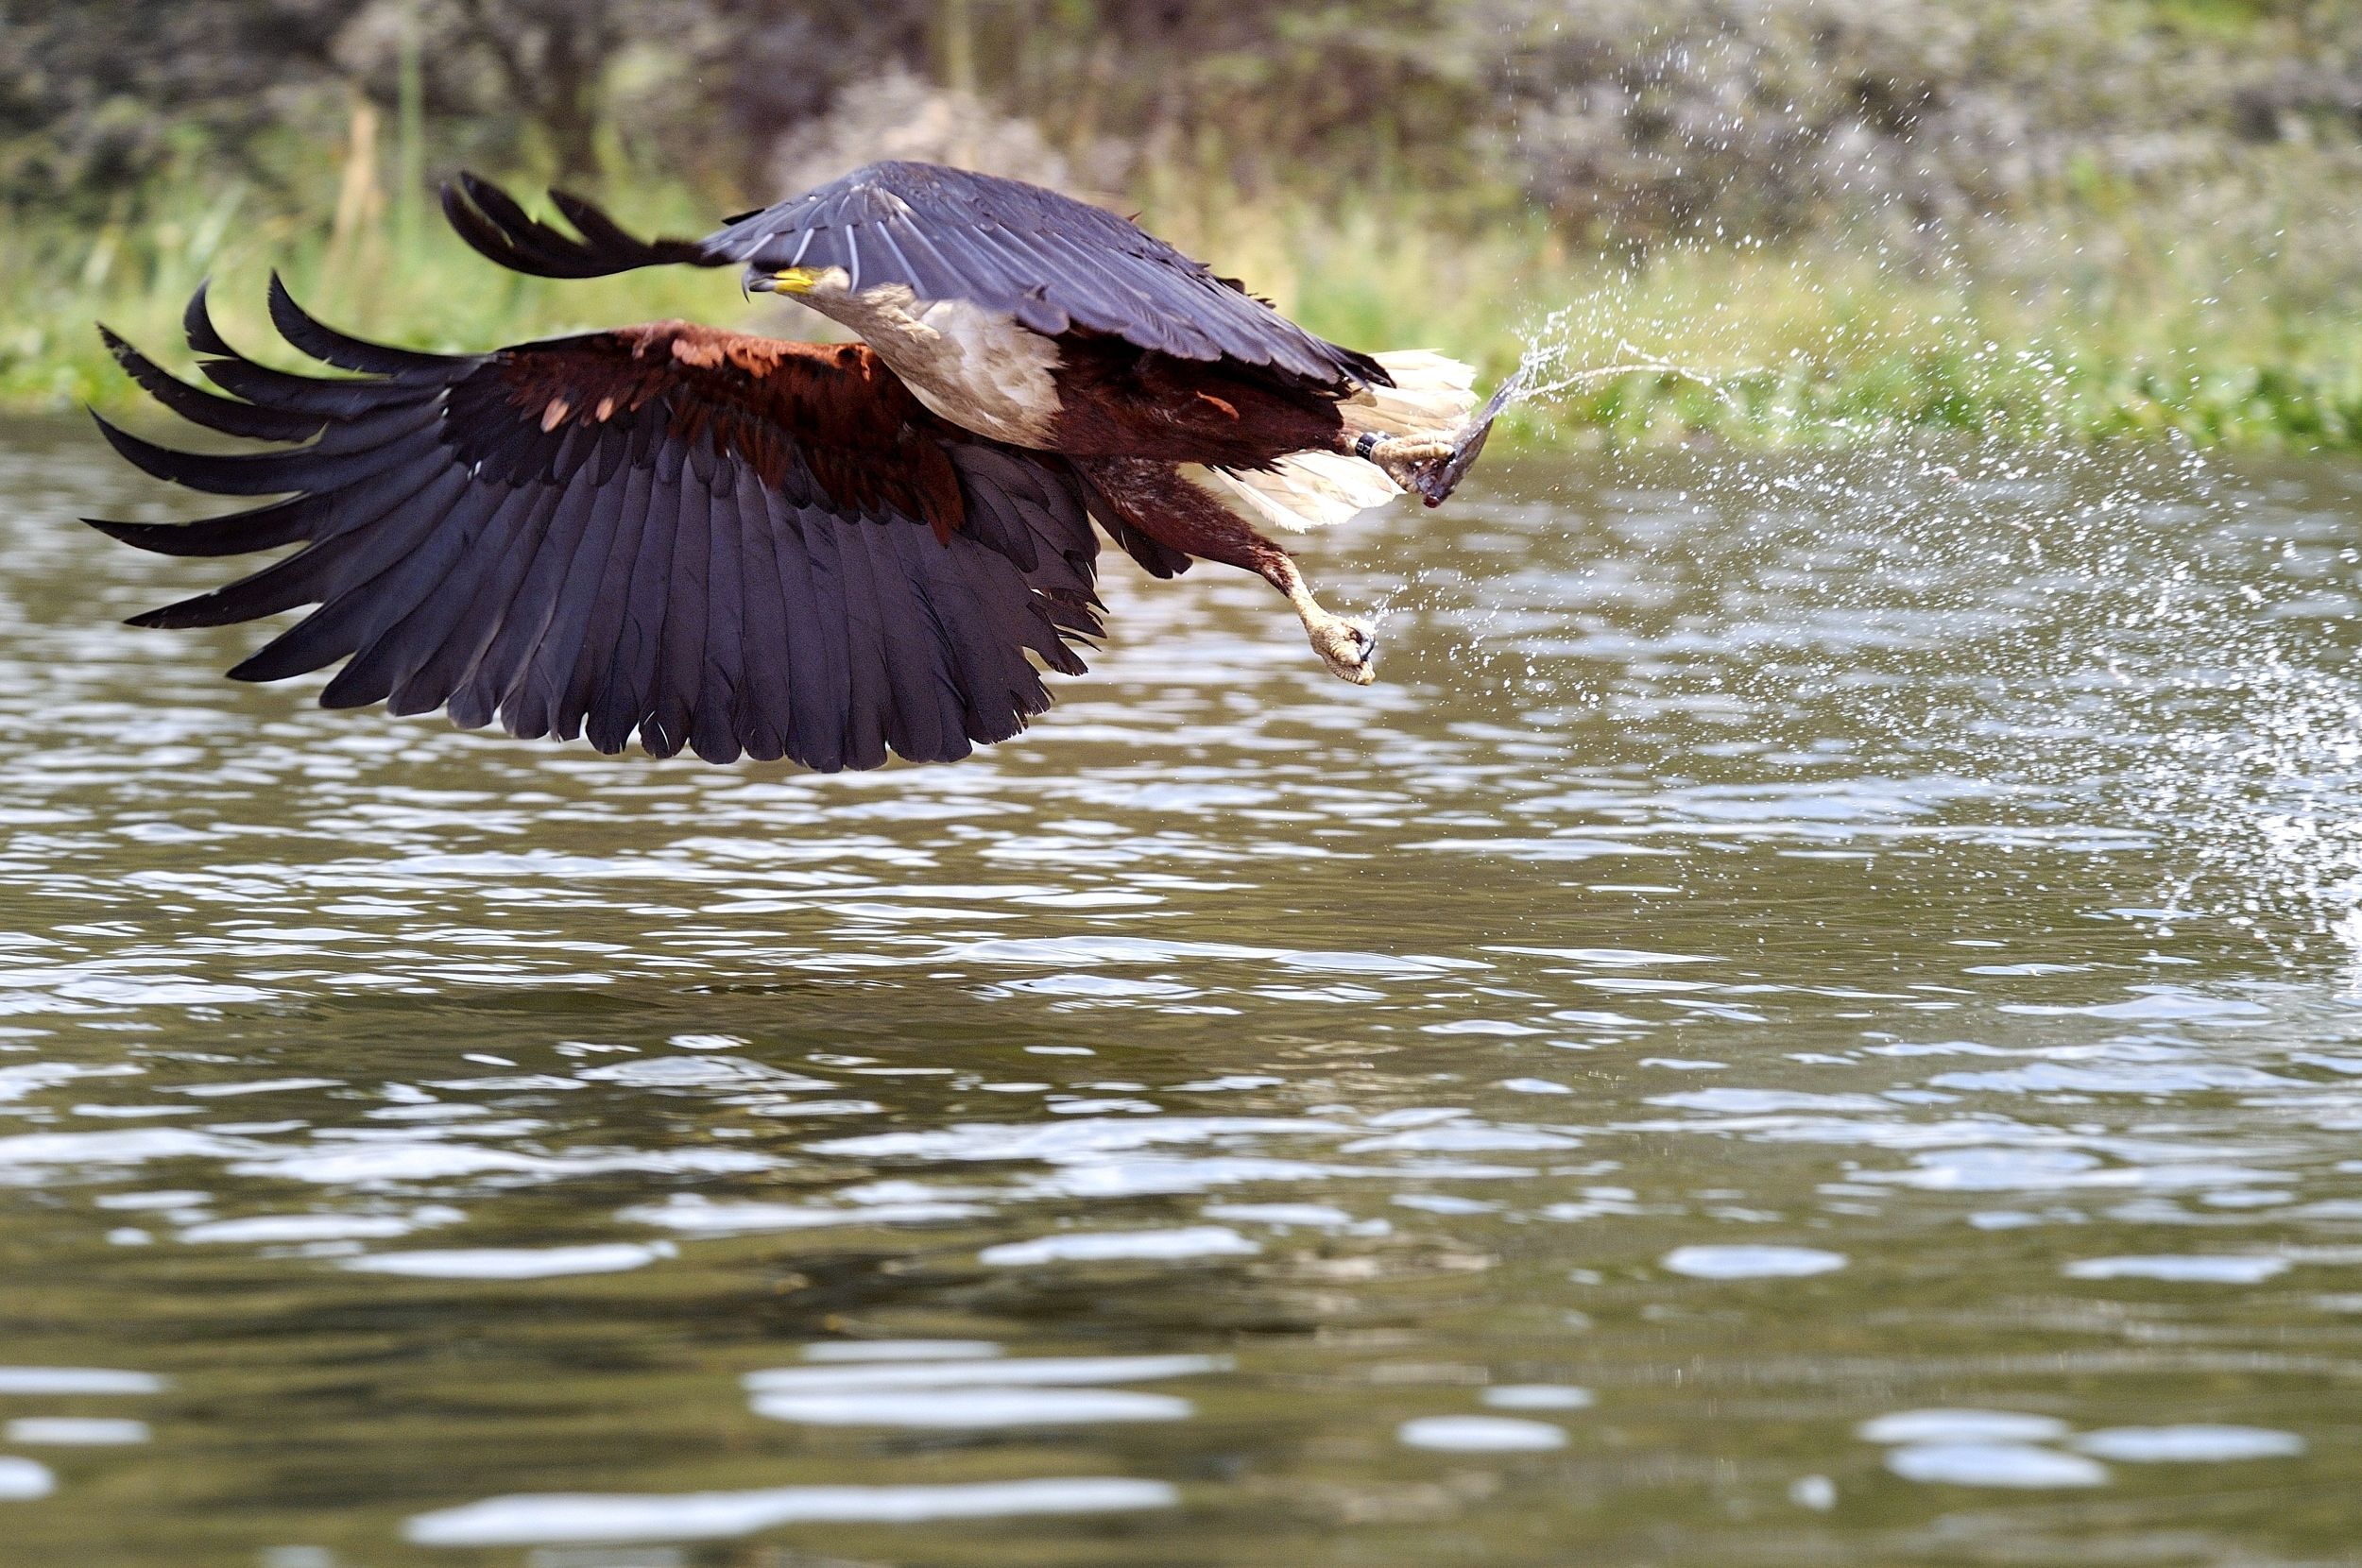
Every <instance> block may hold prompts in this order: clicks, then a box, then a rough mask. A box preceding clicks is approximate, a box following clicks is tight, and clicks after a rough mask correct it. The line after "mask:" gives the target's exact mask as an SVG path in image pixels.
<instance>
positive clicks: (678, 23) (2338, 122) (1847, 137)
mask: <svg viewBox="0 0 2362 1568" xmlns="http://www.w3.org/2000/svg"><path fill="white" fill-rule="evenodd" d="M879 156H907V157H933V158H941V159H945V160H947V161H951V162H965V163H968V164H971V165H973V166H980V167H986V168H993V169H996V170H999V171H1000V172H1004V173H1010V174H1015V175H1018V176H1021V177H1023V178H1028V179H1039V180H1043V181H1045V182H1049V183H1054V184H1059V185H1062V186H1064V187H1066V188H1068V189H1070V190H1073V191H1076V192H1078V193H1079V194H1083V195H1086V196H1092V197H1095V198H1097V199H1102V200H1104V201H1107V202H1108V203H1110V204H1112V205H1116V206H1119V207H1121V208H1122V209H1123V210H1125V211H1130V212H1138V213H1140V214H1141V215H1142V217H1143V221H1145V222H1147V223H1148V224H1149V225H1150V226H1151V227H1153V228H1155V229H1157V230H1160V231H1162V232H1165V233H1166V234H1168V235H1169V236H1171V237H1172V238H1173V239H1175V240H1176V241H1177V242H1179V243H1181V244H1183V245H1184V246H1186V247H1189V248H1191V249H1193V250H1195V251H1196V252H1198V253H1200V254H1202V255H1204V256H1206V257H1207V259H1208V260H1211V261H1213V262H1215V263H1217V264H1219V265H1220V266H1221V267H1222V268H1224V270H1226V271H1235V272H1237V273H1239V274H1240V275H1241V276H1243V277H1245V278H1247V279H1248V280H1249V281H1251V282H1252V283H1254V285H1255V286H1257V287H1258V289H1260V290H1261V291H1263V292H1266V293H1269V294H1271V295H1272V296H1274V297H1275V298H1277V299H1278V300H1279V301H1280V303H1281V304H1282V306H1283V307H1284V308H1287V309H1289V310H1290V311H1291V312H1292V314H1295V315H1298V316H1300V317H1301V318H1302V319H1304V320H1305V321H1306V322H1307V323H1308V324H1309V325H1310V326H1312V327H1313V328H1314V329H1315V330H1317V331H1321V332H1326V333H1328V334H1329V335H1332V336H1336V337H1339V338H1342V339H1344V340H1346V341H1350V342H1354V343H1358V344H1363V345H1368V346H1372V347H1393V346H1412V345H1419V346H1430V347H1435V348H1439V349H1446V350H1447V351H1451V352H1455V353H1458V354H1461V355H1463V356H1464V357H1468V358H1471V359H1474V360H1477V361H1479V362H1480V363H1481V364H1482V365H1483V366H1485V367H1486V369H1487V370H1488V371H1490V372H1492V373H1495V374H1498V373H1505V372H1506V370H1507V369H1508V368H1509V367H1510V366H1513V365H1514V364H1515V363H1516V361H1517V359H1518V358H1519V356H1520V354H1521V352H1524V351H1526V350H1527V349H1529V348H1530V347H1532V346H1533V345H1534V344H1535V343H1537V342H1538V343H1539V344H1540V345H1541V347H1542V349H1544V351H1545V352H1544V357H1545V359H1546V360H1547V362H1548V363H1547V367H1548V368H1549V369H1551V370H1552V371H1554V372H1557V373H1558V374H1559V375H1560V376H1561V377H1562V378H1564V377H1565V376H1566V375H1568V374H1570V373H1572V372H1578V371H1587V370H1591V369H1597V368H1599V367H1603V366H1617V365H1633V364H1645V365H1647V366H1680V367H1681V369H1680V370H1679V371H1675V370H1672V369H1669V368H1657V367H1652V368H1644V369H1639V370H1633V371H1627V372H1624V373H1620V374H1614V375H1585V376H1582V377H1580V378H1578V379H1576V380H1574V381H1573V383H1572V384H1570V385H1569V386H1568V387H1567V388H1566V393H1565V395H1564V396H1562V397H1561V398H1560V399H1558V400H1556V401H1551V402H1549V403H1546V404H1537V405H1533V406H1532V407H1530V408H1528V409H1527V410H1524V411H1522V413H1521V416H1520V424H1519V430H1520V432H1521V434H1522V435H1523V436H1524V437H1525V438H1527V439H1530V440H1557V439H1567V438H1580V437H1585V436H1592V435H1605V436H1612V437H1617V438H1636V437H1642V436H1651V437H1654V436H1678V435H1689V434H1694V433H1698V432H1711V433H1715V434H1719V435H1727V436H1731V437H1733V438H1743V439H1748V440H1806V439H1823V438H1831V437H1836V436H1841V435H1844V434H1846V433H1849V432H1853V431H1857V430H1861V429H1864V428H1869V427H1874V426H1877V425H1880V424H1887V423H1893V422H1905V423H1913V424H1929V423H1932V424H1940V425H1949V426H1957V427H1960V428H1962V429H1969V430H1978V431H2001V432H2007V433H2024V434H2027V435H2057V434H2065V435H2112V434H2120V433H2143V432H2151V433H2153V432H2163V431H2165V430H2179V431H2182V432H2184V433H2186V434H2188V435H2191V436H2193V437H2196V438H2199V439H2202V440H2208V441H2237V442H2245V443H2285V444H2294V445H2303V446H2339V447H2354V446H2362V247H2357V246H2356V245H2355V244H2354V243H2353V235H2354V234H2355V233H2356V232H2358V231H2362V230H2357V227H2356V226H2357V223H2358V222H2362V7H2356V6H2354V5H2353V4H2351V0H1557V3H1555V4H1552V3H1546V0H1278V3H1274V4H1266V5H1259V6H1240V5H1237V4H1235V3H1232V0H1220V3H1217V0H864V3H860V4H854V3H851V0H369V3H366V4H362V5H357V6H356V5H354V4H351V0H177V3H176V4H175V5H174V6H172V7H168V8H158V7H156V6H154V5H153V4H152V3H150V0H81V3H80V4H77V6H75V7H72V8H61V7H56V6H52V5H41V6H26V5H22V4H18V3H14V0H0V207H4V208H5V210H6V217H7V219H8V222H7V224H6V227H5V230H0V266H5V267H6V268H7V270H8V275H9V277H10V278H11V279H12V280H14V281H15V285H16V286H15V287H14V289H12V290H11V303H10V308H9V311H8V312H7V313H6V315H4V316H0V403H6V404H9V405H12V406H18V407H35V406H53V405H61V404H66V403H70V402H73V401H82V400H94V401H101V402H111V401H118V400H121V399H124V398H126V397H127V396H128V388H127V387H126V385H125V384H124V383H123V382H122V380H121V378H120V377H119V376H117V375H116V374H115V373H114V372H113V370H112V368H111V366H110V365H109V364H108V362H107V361H106V359H105V356H104V355H103V353H101V352H100V351H99V349H98V346H97V343H96V340H95V338H94V334H93V333H92V332H91V331H90V323H91V322H92V320H93V319H94V318H99V317H103V318H105V319H107V320H108V321H109V322H110V323H111V324H112V325H114V326H115V327H117V328H118V329H119V330H122V331H124V332H128V333H129V334H130V335H132V336H133V337H134V338H135V339H136V340H139V341H143V342H145V343H146V344H148V345H150V346H151V347H165V346H168V345H169V342H170V339H171V337H172V336H173V334H174V332H175V326H174V323H175V320H176V318H177V316H178V314H179V310H180V304H181V302H182V301H183V300H184V299H185V298H186V296H187V294H188V292H189V290H190V289H191V288H192V287H194V285H195V284H196V282H197V280H198V279H199V278H200V277H202V276H205V275H207V274H209V273H210V274H214V275H216V276H217V277H218V278H219V280H220V281H219V285H218V287H217V290H216V296H217V301H218V306H219V309H220V311H221V314H222V315H223V316H224V318H225V320H226V321H227V322H228V323H229V324H230V325H231V329H232V331H233V333H234V332H237V330H238V328H239V327H240V326H241V325H244V326H246V327H247V328H248V331H247V332H246V333H245V336H246V339H247V340H248V341H249V342H259V341H260V336H261V334H260V332H259V328H257V327H256V326H255V317H256V315H257V314H258V312H257V310H256V308H255V307H256V306H257V305H258V303H259V297H260V292H261V278H262V275H263V271H264V269H265V268H266V267H268V266H273V265H276V266H279V267H281V268H282V269H283V270H284V271H285V272H286V273H287V275H288V278H289V280H290V281H291V283H293V284H294V286H295V287H296V288H297V290H298V293H299V295H300V297H302V298H304V299H305V300H306V302H307V303H309V304H312V305H313V306H314V307H316V308H317V309H319V310H322V311H324V312H327V313H329V314H330V315H333V316H334V317H335V318H336V319H338V320H339V321H341V322H345V323H349V324H351V325H352V326H354V327H355V328H357V329H359V330H363V331H366V332H374V333H376V334H379V335H382V336H385V337H387V338H390V339H394V340H399V341H404V342H413V343H419V344H424V345H433V346H438V347H485V346H489V345H493V344H497V343H501V342H506V341H513V340H515V339H517V338H519V337H522V336H527V335H534V334H539V333H542V332H555V331H560V330H568V329H573V328H576V327H582V326H589V325H595V324H601V323H609V322H614V321H618V320H625V319H639V318H645V317H648V316H652V315H693V316H697V317H701V318H704V319H709V320H716V321H724V322H733V323H739V324H747V325H754V326H757V327H760V328H762V329H763V330H770V331H777V332H788V333H792V334H802V333H806V332H813V331H814V330H815V329H817V328H818V327H819V325H820V323H818V322H817V320H816V318H813V317H810V316H806V315H799V314H797V313H795V312H794V310H793V307H789V306H785V305H782V304H780V303H779V302H777V301H762V302H759V303H754V304H749V303H747V302H745V301H743V300H742V299H741V298H740V297H739V295H738V293H737V291H736V289H735V287H734V286H733V284H732V282H731V281H730V280H729V279H727V277H724V276H721V275H717V274H700V273H689V272H659V273H648V274H639V275H633V276H629V277H625V278H621V279H614V280H606V281H597V282H590V283H545V282H540V281H535V280H528V279H521V278H516V277H514V276H511V275H509V274H506V273H503V272H500V271H498V270H497V269H495V268H493V267H491V266H490V265H489V264H485V263H482V262H480V261H478V260H477V259H475V258H474V257H473V256H472V255H471V253H470V252H468V251H467V250H466V249H465V248H464V247H461V246H460V245H459V244H458V243H457V242H456V241H455V240H454V239H452V238H451V237H450V236H449V235H448V234H447V233H445V232H444V231H443V229H442V225H441V221H440V218H439V215H438V214H436V213H435V211H434V208H433V202H432V187H433V185H434V183H435V181H436V180H437V179H439V178H440V177H442V176H443V175H445V174H447V173H448V172H449V171H451V170H452V169H454V168H456V167H461V166H471V167H477V168H480V169H483V170H485V171H486V172H489V173H493V174H496V175H503V176H506V177H509V178H512V179H519V180H521V181H522V182H525V183H528V184H529V183H531V182H533V181H535V180H537V179H547V178H554V179H561V180H562V181H563V182H565V183H567V184H570V185H573V186H574V187H577V188H581V189H584V190H586V191H589V192H590V193H593V194H600V195H604V196H607V197H608V198H609V199H611V200H612V201H613V202H614V204H615V205H616V206H617V208H618V209H619V211H621V212H622V213H625V214H626V215H627V216H628V217H629V218H630V219H631V220H633V221H634V222H637V223H640V224H642V225H645V226H647V227H651V228H660V229H665V230H672V231H691V232H701V231H703V230H704V229H705V228H707V227H709V226H710V218H711V217H712V215H714V214H716V213H723V212H727V211H736V210H739V209H741V208H744V207H745V206H749V205H753V204H757V203H760V202H763V201H767V200H770V199H773V198H775V197H777V196H780V195H782V194H785V193H787V192H788V191H791V190H794V189H800V188H802V187H803V186H806V185H809V184H811V183H813V182H816V181H817V180H820V179H827V178H829V177H830V176H832V175H834V174H836V173H839V172H842V171H843V170H844V169H846V168H848V167H851V166H852V165H854V164H856V163H859V162H866V161H867V160H868V159H870V158H873V157H879ZM1693 372H1694V373H1693Z"/></svg>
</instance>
